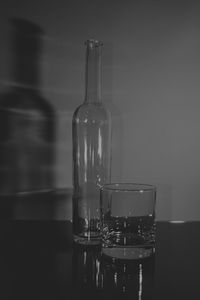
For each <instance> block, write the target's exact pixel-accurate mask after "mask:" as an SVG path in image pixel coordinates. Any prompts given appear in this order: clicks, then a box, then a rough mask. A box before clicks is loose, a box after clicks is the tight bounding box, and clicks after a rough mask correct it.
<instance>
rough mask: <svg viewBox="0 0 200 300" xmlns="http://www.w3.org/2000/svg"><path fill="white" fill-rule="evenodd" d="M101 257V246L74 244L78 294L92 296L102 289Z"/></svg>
mask: <svg viewBox="0 0 200 300" xmlns="http://www.w3.org/2000/svg"><path fill="white" fill-rule="evenodd" d="M100 259H101V249H100V247H99V246H93V247H82V245H81V246H80V245H77V244H74V246H73V287H74V290H75V292H76V294H78V295H82V296H85V295H88V296H89V295H90V296H91V295H92V294H93V295H95V294H97V293H99V292H100V291H101V273H100ZM78 295H77V296H78ZM89 299H90V298H89Z"/></svg>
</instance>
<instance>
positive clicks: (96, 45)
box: [85, 39, 103, 48]
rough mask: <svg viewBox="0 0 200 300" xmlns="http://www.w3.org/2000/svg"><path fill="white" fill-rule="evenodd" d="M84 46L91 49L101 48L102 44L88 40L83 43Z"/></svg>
mask: <svg viewBox="0 0 200 300" xmlns="http://www.w3.org/2000/svg"><path fill="white" fill-rule="evenodd" d="M85 45H86V46H89V47H91V48H94V47H99V46H103V42H101V41H99V40H95V39H89V40H86V41H85Z"/></svg>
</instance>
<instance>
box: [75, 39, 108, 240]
mask: <svg viewBox="0 0 200 300" xmlns="http://www.w3.org/2000/svg"><path fill="white" fill-rule="evenodd" d="M86 46H87V49H86V94H85V101H84V103H83V104H82V105H80V106H79V107H78V108H77V109H76V111H75V113H74V115H73V134H72V136H73V184H74V193H73V233H74V240H75V241H76V242H78V243H83V244H95V243H99V213H100V212H99V187H100V186H101V185H102V184H104V183H106V182H109V181H110V143H111V140H110V131H111V130H110V115H109V114H108V112H107V110H106V109H105V107H104V106H103V104H102V103H101V48H102V43H101V42H99V41H95V40H88V41H87V42H86Z"/></svg>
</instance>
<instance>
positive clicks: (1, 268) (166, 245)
mask: <svg viewBox="0 0 200 300" xmlns="http://www.w3.org/2000/svg"><path fill="white" fill-rule="evenodd" d="M0 225H1V227H0V245H1V249H0V275H1V285H0V286H1V288H0V299H2V300H4V299H43V300H44V299H138V300H140V299H143V300H144V299H155V300H157V299H159V300H160V299H161V300H164V299H170V300H172V299H200V260H199V255H200V238H199V237H200V222H185V223H170V222H157V233H156V254H155V257H152V258H150V259H147V260H143V261H133V262H131V263H124V262H123V263H118V262H113V261H110V260H107V259H105V258H104V257H102V255H101V249H99V248H94V247H93V248H81V247H77V246H76V245H74V244H73V243H72V232H71V229H72V226H71V222H70V221H50V220H43V221H42V220H37V221H34V220H32V221H31V220H29V221H28V220H24V221H20V220H10V221H9V220H4V221H1V222H0Z"/></svg>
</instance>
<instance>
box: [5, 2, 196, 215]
mask: <svg viewBox="0 0 200 300" xmlns="http://www.w3.org/2000/svg"><path fill="white" fill-rule="evenodd" d="M199 9H200V5H199V4H198V1H196V2H195V1H178V0H173V1H171V0H170V1H169V0H168V1H167V0H165V1H158V0H157V1H149V0H145V1H113V0H112V1H108V0H87V1H76V0H70V1H66V0H65V1H59V0H57V1H47V0H46V1H36V0H35V1H27V0H26V1H25V0H23V1H14V0H13V1H9V0H7V1H5V0H1V4H0V20H1V21H0V41H1V46H0V84H1V86H0V87H1V90H4V89H5V87H6V86H7V85H9V84H10V77H9V76H10V73H9V72H10V71H9V70H10V64H11V63H10V56H11V54H12V53H10V40H9V18H10V17H13V16H15V17H23V18H28V19H30V20H32V21H34V22H36V23H37V24H39V25H40V26H41V27H42V28H43V29H44V31H45V38H44V41H43V42H44V44H43V54H42V65H41V75H42V86H41V90H42V92H43V94H44V96H45V97H46V98H47V99H48V100H49V101H50V102H51V103H52V105H53V106H54V109H55V110H56V116H57V143H56V147H57V148H56V151H57V152H56V153H57V161H56V166H55V172H56V185H57V187H58V188H65V187H71V185H72V180H71V172H72V168H71V164H72V161H71V118H72V113H73V111H74V109H75V107H76V106H77V105H79V104H80V103H81V102H82V101H83V97H84V64H85V62H84V59H85V47H84V44H83V42H84V41H85V40H86V39H88V38H97V39H100V40H102V41H103V42H104V48H103V51H104V52H103V101H104V102H105V104H106V105H107V106H108V107H109V108H110V110H111V112H112V115H113V130H114V135H113V167H112V179H113V181H126V182H143V183H152V184H155V185H156V186H157V188H158V194H157V219H159V220H165V219H171V220H175V219H176V220H197V219H199V217H200V204H199V203H200V184H199V182H200V155H199V153H200V84H199V82H200V59H199V53H200V18H199Z"/></svg>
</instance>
